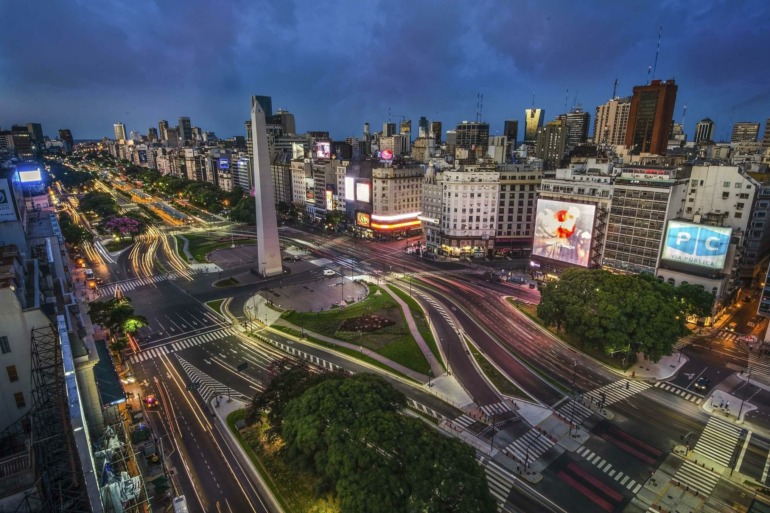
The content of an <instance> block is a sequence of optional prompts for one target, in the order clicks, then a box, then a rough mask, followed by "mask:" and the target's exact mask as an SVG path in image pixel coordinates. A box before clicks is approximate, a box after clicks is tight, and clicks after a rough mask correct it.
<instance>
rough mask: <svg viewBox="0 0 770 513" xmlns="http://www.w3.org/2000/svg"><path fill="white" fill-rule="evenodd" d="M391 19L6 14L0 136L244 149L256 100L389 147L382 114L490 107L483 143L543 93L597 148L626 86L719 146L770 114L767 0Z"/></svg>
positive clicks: (243, 6) (216, 12)
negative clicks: (196, 142)
mask: <svg viewBox="0 0 770 513" xmlns="http://www.w3.org/2000/svg"><path fill="white" fill-rule="evenodd" d="M379 7H382V8H379ZM384 7H385V6H384V4H383V5H381V6H379V5H373V4H365V5H359V4H356V3H342V4H337V6H336V7H335V8H329V9H322V10H314V11H312V14H311V15H309V14H305V13H308V12H310V8H311V4H309V3H307V2H296V3H293V4H283V3H282V4H280V5H273V4H259V5H249V4H247V3H245V2H244V3H237V2H236V3H232V4H228V5H225V6H217V7H213V6H208V5H206V4H204V3H201V4H200V5H198V6H190V7H189V8H188V9H185V10H184V11H181V10H179V9H176V8H175V7H174V6H173V5H170V4H158V5H153V6H149V7H146V8H143V9H139V10H126V9H124V7H123V6H122V5H121V4H119V3H117V2H114V3H107V4H105V5H103V6H102V5H100V6H99V8H98V9H97V8H96V7H91V6H88V5H84V6H79V7H78V6H73V7H70V6H69V5H64V4H61V5H55V4H52V5H46V6H45V8H43V7H41V6H39V5H34V4H31V5H27V4H23V3H14V4H9V5H8V6H7V7H6V12H7V13H8V14H9V16H10V17H11V18H15V19H26V20H30V21H32V22H33V24H34V26H35V27H36V30H35V31H30V30H29V24H16V25H15V26H13V27H7V29H6V30H5V31H4V33H3V34H1V35H0V44H1V45H2V46H3V47H4V48H6V51H5V52H3V53H2V57H0V69H2V70H3V71H4V73H3V75H4V80H3V81H2V82H0V94H2V95H3V97H4V98H6V99H7V100H8V101H5V102H3V105H2V106H0V126H2V127H3V128H8V127H10V125H12V124H14V123H26V122H28V121H35V122H40V123H42V125H43V127H44V130H45V133H46V135H48V136H49V137H55V136H56V134H57V131H58V129H60V128H69V129H71V130H72V133H73V135H74V137H75V138H76V139H98V138H101V137H105V136H107V137H110V136H111V135H113V124H114V123H117V122H122V123H125V124H126V128H127V130H128V131H138V132H140V133H143V134H146V133H147V130H148V128H150V127H154V126H157V123H158V121H159V120H161V119H170V120H176V119H177V118H178V117H180V116H189V117H190V118H191V120H192V124H193V126H199V127H201V128H202V129H203V130H207V131H209V130H210V131H214V132H215V133H216V134H217V135H218V136H219V137H231V136H233V135H244V134H245V127H244V124H243V122H244V121H246V119H247V118H248V98H249V96H250V95H252V94H264V95H270V96H272V97H273V102H274V109H275V110H277V109H278V108H284V109H287V110H289V111H290V112H292V113H293V114H294V115H295V117H296V123H297V131H298V132H300V133H303V132H306V131H309V130H328V131H330V132H331V135H332V136H333V137H334V138H335V139H343V138H345V137H348V136H356V135H359V134H360V133H361V132H362V129H363V124H364V122H366V121H368V122H369V123H370V124H371V126H372V130H373V131H378V130H379V129H380V127H381V126H382V123H384V122H386V121H388V116H389V114H390V120H391V121H393V122H399V121H400V120H401V119H402V116H406V117H407V118H409V119H412V120H417V119H418V118H419V117H420V116H425V117H427V118H428V119H430V120H438V121H442V122H443V126H444V130H447V129H452V128H453V127H454V126H455V125H456V124H457V123H460V122H462V121H463V120H475V119H476V112H477V95H478V93H481V94H483V95H484V98H483V114H482V120H483V121H486V122H488V123H490V128H491V130H490V135H498V134H500V133H502V131H503V122H504V121H505V120H506V119H516V120H519V121H520V130H519V137H518V139H519V141H521V140H522V139H523V125H524V124H523V118H524V109H525V108H528V107H530V106H532V99H533V95H534V105H535V106H536V107H538V108H543V109H545V113H546V115H545V121H549V120H551V119H554V117H555V116H557V115H558V114H560V113H562V112H565V111H568V110H569V109H570V108H571V107H572V106H573V105H582V107H583V109H585V110H586V111H587V112H589V113H590V114H591V117H592V120H591V129H590V130H589V133H593V123H594V119H593V118H594V115H595V109H596V106H597V105H600V104H602V103H604V102H606V101H607V100H608V99H610V98H611V96H612V91H613V84H614V81H615V80H616V79H617V80H618V86H617V95H618V96H630V95H631V93H632V89H633V87H634V86H637V85H644V84H645V83H647V82H648V81H649V80H650V79H651V78H656V79H662V80H667V79H674V80H676V83H677V85H678V86H679V93H678V95H677V102H676V107H675V110H674V120H675V122H677V123H680V122H682V118H683V110H684V106H685V105H686V106H687V114H686V117H685V119H684V128H685V132H686V133H687V134H688V139H689V140H692V138H693V135H694V129H695V124H696V123H697V122H698V121H700V120H701V119H703V118H705V117H708V118H711V119H713V120H714V121H715V123H716V129H715V133H714V137H715V138H716V139H717V140H726V139H729V137H730V134H731V130H732V124H733V123H736V122H739V121H755V122H759V123H761V124H762V125H763V126H764V123H765V120H766V119H767V118H768V116H770V91H769V90H767V88H766V86H765V84H766V83H768V78H770V76H768V75H770V71H768V70H767V69H766V67H763V66H761V62H762V50H763V48H764V46H765V45H766V43H767V41H768V36H767V35H765V34H763V33H762V31H761V29H760V27H761V23H760V21H761V20H763V19H764V18H765V17H766V15H767V14H768V10H769V9H768V6H767V5H765V4H764V3H762V2H759V1H754V2H746V3H743V4H741V5H735V4H722V3H720V2H700V3H698V4H697V7H696V8H692V7H690V6H689V5H685V4H678V3H672V2H660V3H657V4H652V3H645V4H639V5H634V6H628V5H605V6H602V7H601V8H600V9H597V8H595V5H594V4H592V3H587V4H586V3H584V4H582V5H573V3H571V2H557V3H555V4H553V5H551V6H548V7H541V6H534V5H526V4H525V5H517V6H501V5H493V6H475V7H474V8H473V10H469V9H468V7H467V6H465V5H463V4H452V3H449V4H444V3H438V2H429V3H425V4H415V5H413V4H406V3H405V2H404V3H398V2H397V3H396V4H393V3H389V4H387V7H388V9H387V12H395V13H398V16H397V17H390V16H388V15H386V14H385V12H386V10H385V9H384ZM212 20H216V22H213V21H212ZM752 20H753V21H754V22H753V21H752ZM426 21H429V23H426ZM755 22H756V23H755ZM661 26H663V31H662V38H661V43H660V52H659V55H658V59H657V65H656V66H655V53H656V46H657V41H658V34H659V29H660V27H661ZM597 28H601V30H597ZM19 41H24V44H18V43H19ZM94 41H98V43H99V44H94ZM319 41H320V44H319ZM54 49H55V50H56V51H55V52H54ZM43 59H44V61H43ZM43 62H44V63H45V65H43ZM725 62H729V63H730V67H729V69H728V68H725V67H724V66H722V65H721V64H720V63H725ZM652 66H655V74H654V77H653V75H652V73H651V71H650V67H652ZM310 85H312V87H309V86H310Z"/></svg>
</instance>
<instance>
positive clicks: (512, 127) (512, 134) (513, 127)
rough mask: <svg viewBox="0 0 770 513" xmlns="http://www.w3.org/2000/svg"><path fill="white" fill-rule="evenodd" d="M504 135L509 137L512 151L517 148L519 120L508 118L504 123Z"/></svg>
mask: <svg viewBox="0 0 770 513" xmlns="http://www.w3.org/2000/svg"><path fill="white" fill-rule="evenodd" d="M503 135H504V136H505V137H506V139H508V145H509V146H510V147H511V151H513V150H515V149H516V142H517V141H518V138H519V122H518V121H516V120H515V119H506V120H505V122H504V123H503Z"/></svg>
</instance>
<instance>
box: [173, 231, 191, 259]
mask: <svg viewBox="0 0 770 513" xmlns="http://www.w3.org/2000/svg"><path fill="white" fill-rule="evenodd" d="M174 238H175V239H176V253H177V255H179V258H181V259H182V261H183V262H188V260H187V255H185V254H184V241H185V238H186V236H185V237H182V236H180V235H174Z"/></svg>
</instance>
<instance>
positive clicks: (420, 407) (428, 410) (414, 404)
mask: <svg viewBox="0 0 770 513" xmlns="http://www.w3.org/2000/svg"><path fill="white" fill-rule="evenodd" d="M406 405H407V406H408V407H410V408H412V409H413V410H417V411H421V412H423V413H426V414H428V415H430V416H431V417H433V418H435V419H438V420H439V421H441V420H443V419H444V416H443V415H441V414H440V413H439V412H437V411H436V410H434V409H433V408H429V407H427V406H425V405H424V404H422V403H418V402H417V401H415V400H414V399H411V398H407V400H406Z"/></svg>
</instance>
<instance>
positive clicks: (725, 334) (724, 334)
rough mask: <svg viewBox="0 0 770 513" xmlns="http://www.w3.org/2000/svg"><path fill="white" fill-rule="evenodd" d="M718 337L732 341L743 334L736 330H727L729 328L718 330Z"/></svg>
mask: <svg viewBox="0 0 770 513" xmlns="http://www.w3.org/2000/svg"><path fill="white" fill-rule="evenodd" d="M717 337H718V338H723V339H725V340H729V341H731V342H735V341H736V340H738V339H739V338H741V336H740V335H739V334H737V333H735V332H734V331H727V330H719V331H718V332H717Z"/></svg>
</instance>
